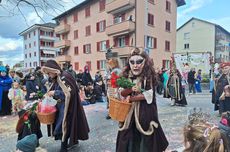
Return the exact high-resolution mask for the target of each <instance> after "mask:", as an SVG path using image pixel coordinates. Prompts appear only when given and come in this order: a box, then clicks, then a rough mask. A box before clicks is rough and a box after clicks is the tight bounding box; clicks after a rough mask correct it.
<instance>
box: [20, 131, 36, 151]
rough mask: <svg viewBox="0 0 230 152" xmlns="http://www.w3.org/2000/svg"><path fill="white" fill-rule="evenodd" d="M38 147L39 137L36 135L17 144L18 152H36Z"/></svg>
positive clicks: (27, 137)
mask: <svg viewBox="0 0 230 152" xmlns="http://www.w3.org/2000/svg"><path fill="white" fill-rule="evenodd" d="M36 146H37V136H36V135H35V134H31V135H28V136H26V137H24V138H23V139H21V140H19V141H18V142H17V145H16V147H17V151H16V152H35V151H36Z"/></svg>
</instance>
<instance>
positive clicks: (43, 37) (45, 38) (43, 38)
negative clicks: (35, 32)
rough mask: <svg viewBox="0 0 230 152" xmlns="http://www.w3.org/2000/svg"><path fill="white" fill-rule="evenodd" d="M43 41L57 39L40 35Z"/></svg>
mask: <svg viewBox="0 0 230 152" xmlns="http://www.w3.org/2000/svg"><path fill="white" fill-rule="evenodd" d="M40 39H41V40H52V41H54V40H55V39H56V38H55V37H54V36H47V35H40Z"/></svg>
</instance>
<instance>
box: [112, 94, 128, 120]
mask: <svg viewBox="0 0 230 152" xmlns="http://www.w3.org/2000/svg"><path fill="white" fill-rule="evenodd" d="M130 108H131V103H128V102H125V101H119V100H117V99H115V98H112V97H109V115H110V117H111V118H112V119H114V120H117V121H119V122H124V121H125V119H126V116H127V115H128V113H129V110H130Z"/></svg>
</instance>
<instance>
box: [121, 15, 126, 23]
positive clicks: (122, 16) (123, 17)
mask: <svg viewBox="0 0 230 152" xmlns="http://www.w3.org/2000/svg"><path fill="white" fill-rule="evenodd" d="M121 20H122V22H123V21H125V14H122V15H121Z"/></svg>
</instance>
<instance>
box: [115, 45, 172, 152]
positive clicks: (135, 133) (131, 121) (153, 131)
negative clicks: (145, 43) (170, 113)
mask: <svg viewBox="0 0 230 152" xmlns="http://www.w3.org/2000/svg"><path fill="white" fill-rule="evenodd" d="M132 57H134V58H135V57H137V58H139V59H137V60H136V61H134V60H133V59H132V60H131V58H132ZM148 59H149V57H148V55H147V54H146V53H145V52H144V51H140V50H139V49H138V48H135V49H134V50H133V51H132V53H131V57H130V58H129V62H130V66H128V67H127V70H125V71H126V72H127V74H125V72H123V73H122V75H123V76H125V77H126V78H127V79H130V81H132V82H134V83H135V84H137V85H138V86H140V87H141V88H143V89H145V90H151V89H152V94H151V96H152V98H150V102H148V101H147V100H146V99H145V98H144V97H143V94H142V93H140V94H136V93H137V92H135V91H133V89H124V90H123V91H122V92H121V95H122V96H123V97H128V96H130V101H131V102H132V106H131V109H130V111H129V113H128V115H127V117H126V120H125V122H124V123H120V126H119V127H120V128H119V131H118V135H117V143H116V152H163V151H165V149H166V148H167V146H168V141H167V139H166V137H165V135H164V132H163V130H162V128H161V125H160V122H159V120H158V113H157V105H156V97H155V87H154V86H155V82H154V81H155V80H154V76H155V72H154V70H153V69H151V68H149V67H148V66H145V67H144V69H143V71H144V72H141V70H140V68H138V69H137V68H136V69H135V68H134V70H132V66H136V65H137V66H140V65H141V64H142V65H143V64H145V63H144V61H143V60H145V62H149V60H148ZM146 60H148V61H146ZM135 62H136V63H135ZM148 64H149V63H148ZM150 66H151V67H152V64H150ZM130 69H131V70H130ZM131 71H132V72H131ZM147 71H151V72H150V73H149V72H147ZM135 72H137V74H135ZM140 72H141V74H140ZM146 72H147V75H145V74H144V73H146ZM139 74H140V75H139Z"/></svg>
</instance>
